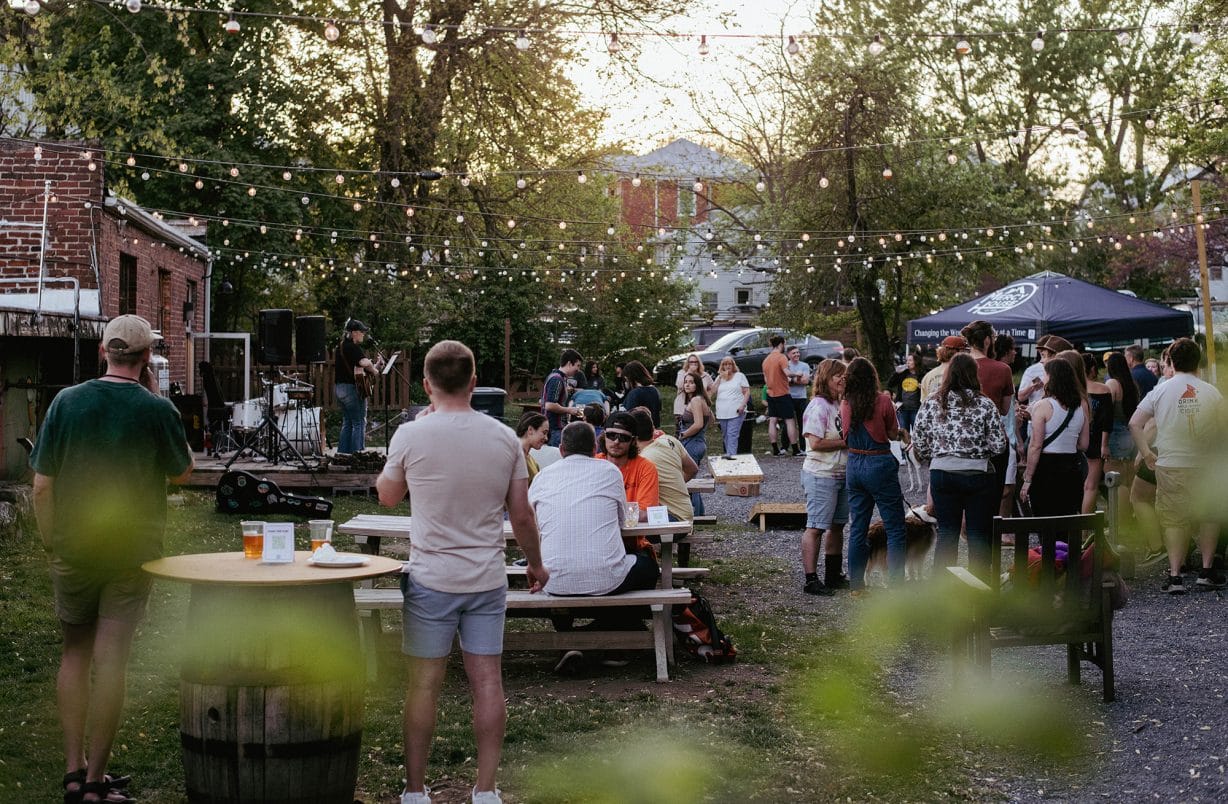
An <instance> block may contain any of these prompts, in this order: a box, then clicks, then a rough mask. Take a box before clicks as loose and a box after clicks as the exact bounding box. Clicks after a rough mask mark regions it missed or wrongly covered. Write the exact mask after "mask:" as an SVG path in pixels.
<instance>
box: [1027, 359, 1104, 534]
mask: <svg viewBox="0 0 1228 804" xmlns="http://www.w3.org/2000/svg"><path fill="white" fill-rule="evenodd" d="M1045 374H1046V375H1047V377H1048V379H1047V381H1046V382H1045V395H1044V397H1043V398H1042V399H1041V400H1040V401H1039V402H1037V403H1035V404H1033V405H1031V406H1029V407H1030V411H1029V412H1030V414H1031V418H1032V439H1031V441H1030V442H1028V462H1027V467H1026V468H1025V469H1024V470H1023V484H1022V485H1021V486H1020V487H1019V499H1020V500H1021V501H1022V502H1024V503H1027V504H1030V505H1031V507H1032V513H1033V514H1034V515H1035V516H1065V515H1067V514H1077V513H1079V510H1080V509H1081V508H1082V505H1083V472H1082V468H1081V467H1082V465H1081V462H1080V460H1079V452H1081V451H1082V450H1085V449H1087V442H1088V439H1089V428H1090V422H1088V416H1087V412H1086V410H1087V406H1086V400H1084V398H1083V394H1082V389H1080V388H1079V381H1078V379H1077V377H1076V376H1075V370H1074V368H1073V367H1072V366H1071V365H1070V363H1068V362H1066V361H1065V360H1057V359H1053V360H1050V361H1049V362H1048V363H1046V364H1045Z"/></svg>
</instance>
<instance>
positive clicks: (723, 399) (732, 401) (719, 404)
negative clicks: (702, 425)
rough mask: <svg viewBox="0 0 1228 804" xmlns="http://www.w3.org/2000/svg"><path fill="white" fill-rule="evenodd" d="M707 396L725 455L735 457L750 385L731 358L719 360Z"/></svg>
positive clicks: (748, 400) (748, 398) (748, 401)
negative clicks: (718, 365) (719, 362)
mask: <svg viewBox="0 0 1228 804" xmlns="http://www.w3.org/2000/svg"><path fill="white" fill-rule="evenodd" d="M708 394H709V396H710V397H711V398H712V404H713V405H714V406H715V407H716V424H717V426H718V427H720V428H721V438H722V440H723V441H724V442H725V454H726V455H736V454H737V452H738V436H739V435H740V434H741V432H742V421H743V417H744V416H745V415H746V406H747V405H749V404H750V383H749V382H747V380H746V375H745V374H743V373H742V372H740V371H738V364H737V363H735V362H734V361H733V358H732V357H725V358H722V359H721V365H720V368H719V369H717V372H716V381H715V382H714V383H712V389H711V390H710V391H709V392H708Z"/></svg>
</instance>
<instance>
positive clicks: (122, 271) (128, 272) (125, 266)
mask: <svg viewBox="0 0 1228 804" xmlns="http://www.w3.org/2000/svg"><path fill="white" fill-rule="evenodd" d="M135 312H136V257H134V256H132V255H131V254H120V255H119V314H120V315H124V314H125V313H135Z"/></svg>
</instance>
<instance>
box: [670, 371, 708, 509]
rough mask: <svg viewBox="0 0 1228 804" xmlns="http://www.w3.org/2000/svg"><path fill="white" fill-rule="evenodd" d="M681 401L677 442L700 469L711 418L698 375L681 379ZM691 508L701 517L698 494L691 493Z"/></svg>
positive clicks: (701, 501) (700, 502) (702, 507)
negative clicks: (680, 443)
mask: <svg viewBox="0 0 1228 804" xmlns="http://www.w3.org/2000/svg"><path fill="white" fill-rule="evenodd" d="M682 400H683V404H682V415H681V417H680V421H679V425H678V440H679V441H681V442H682V448H683V449H685V450H686V454H687V455H690V456H691V460H693V461H695V465H696V466H700V467H702V466H703V460H704V456H705V455H707V454H708V437H707V433H708V425H709V424H711V423H712V418H713V417H712V408H710V407H708V397H707V396H706V395H705V394H704V381H703V379H702V378H701V377H700V374H698V373H696V372H694V371H692V372H690V373H689V374H687V375H686V376H684V377H683V378H682ZM691 507H692V508H693V509H695V516H702V515H703V513H704V500H703V497H702V496H701V495H700V494H698V493H695V492H692V494H691Z"/></svg>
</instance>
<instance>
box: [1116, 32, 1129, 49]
mask: <svg viewBox="0 0 1228 804" xmlns="http://www.w3.org/2000/svg"><path fill="white" fill-rule="evenodd" d="M1116 38H1117V44H1118V45H1120V46H1121V47H1125V46H1126V45H1128V44H1130V32H1129V31H1127V30H1126V29H1125V28H1122V29H1121V30H1119V31H1118V32H1117V35H1116Z"/></svg>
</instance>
